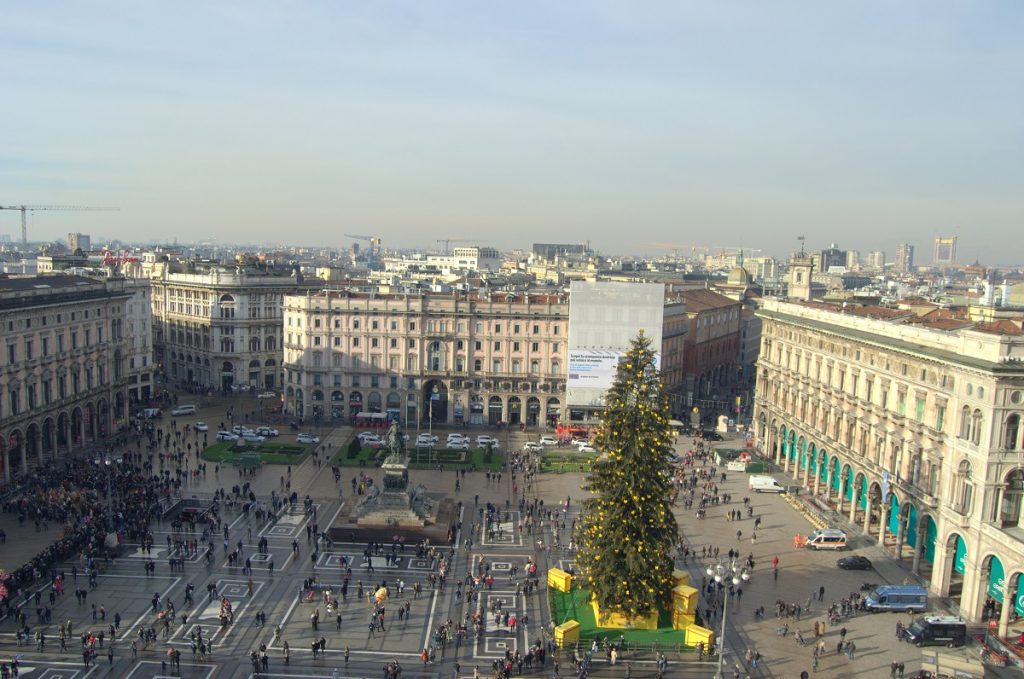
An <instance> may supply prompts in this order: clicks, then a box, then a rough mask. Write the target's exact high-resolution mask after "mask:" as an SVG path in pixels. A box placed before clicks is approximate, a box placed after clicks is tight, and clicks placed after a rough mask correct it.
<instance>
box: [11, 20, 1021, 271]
mask: <svg viewBox="0 0 1024 679" xmlns="http://www.w3.org/2000/svg"><path fill="white" fill-rule="evenodd" d="M56 7H57V6H56V5H51V4H49V3H39V4H36V5H33V6H32V7H18V8H14V9H13V10H12V11H11V12H10V13H9V16H8V21H7V22H5V26H4V27H3V28H0V36H3V41H2V46H0V56H2V61H3V63H4V71H5V75H6V76H7V82H8V84H9V86H8V90H7V94H8V97H9V100H10V101H11V102H16V105H12V106H9V107H8V108H7V110H6V111H5V114H6V115H5V118H6V121H7V129H9V130H11V131H12V132H15V134H12V135H11V137H12V138H11V140H10V141H9V143H8V144H6V145H5V146H6V150H5V152H4V153H3V155H2V156H0V178H2V181H3V183H4V185H5V191H4V195H3V196H0V204H4V205H9V204H21V203H25V204H65V203H66V204H84V205H116V206H118V207H120V208H121V210H120V212H116V213H95V214H92V213H75V214H63V213H60V214H58V213H51V214H47V213H40V214H38V215H36V216H35V218H34V219H32V220H31V221H30V224H29V237H30V239H32V240H56V239H60V238H64V237H65V236H66V234H67V233H68V232H72V231H81V232H84V233H92V234H104V235H107V236H110V237H113V238H120V239H125V240H132V239H135V238H137V237H138V236H139V234H140V233H145V234H147V236H149V235H152V236H157V237H158V236H159V235H162V234H166V240H167V241H170V240H171V239H173V238H174V237H178V238H179V240H181V241H183V242H184V241H191V240H201V239H206V238H209V237H211V236H214V237H216V239H217V240H218V241H220V242H257V243H259V242H281V240H282V237H281V234H282V233H288V234H289V237H288V240H287V242H288V244H296V245H297V244H308V245H331V246H335V247H342V246H345V245H347V244H349V243H351V242H352V241H351V240H349V239H346V238H344V236H343V235H342V234H344V233H346V232H349V233H370V234H374V235H379V236H381V237H382V238H383V240H384V246H385V247H389V246H395V245H398V244H402V245H403V246H405V247H408V246H419V247H424V248H428V247H430V248H432V247H436V243H435V239H437V238H448V237H451V238H467V239H470V240H471V241H474V242H479V244H482V245H483V244H487V245H493V246H495V247H499V248H503V249H509V248H512V247H516V246H518V247H527V246H528V243H529V242H533V241H551V240H557V241H562V242H583V241H589V242H590V243H591V244H592V246H593V247H594V248H595V249H597V250H600V251H604V252H609V253H637V254H640V253H647V254H656V253H657V252H658V251H659V250H658V248H656V247H654V245H653V244H655V243H669V244H673V243H674V244H678V245H679V246H680V249H681V250H682V249H685V247H686V246H687V245H689V244H690V243H694V242H696V243H698V244H716V243H719V242H722V241H725V242H727V243H728V244H729V245H732V246H736V245H743V246H747V247H753V248H761V249H762V250H764V252H763V253H761V254H770V255H775V256H784V255H785V254H786V253H787V252H789V251H791V250H794V249H797V247H798V242H797V240H796V237H797V236H798V235H806V236H807V239H808V240H807V242H808V246H809V247H814V248H824V247H827V245H828V244H829V243H830V242H837V243H838V244H839V245H840V246H841V247H844V248H850V249H856V250H860V251H861V252H862V253H866V252H868V251H872V250H882V251H885V252H886V253H894V252H895V250H896V245H897V244H899V243H903V242H906V243H910V244H913V245H915V246H916V249H917V252H918V257H917V258H916V259H917V260H918V263H920V264H928V263H930V262H928V261H923V260H924V259H925V258H924V257H922V256H921V255H923V254H924V253H929V252H930V251H931V243H932V241H933V239H934V238H935V237H936V236H958V237H959V246H958V254H957V260H958V262H959V263H967V262H972V261H974V260H975V259H978V260H980V261H982V262H983V263H986V264H990V265H1008V264H1015V263H1019V262H1021V261H1022V260H1024V256H1022V255H1024V249H1022V247H1021V246H1020V245H1019V240H1018V239H1014V238H1012V235H1013V234H1014V233H1015V231H1016V229H1015V227H1016V226H1017V222H1018V221H1019V217H1020V216H1021V209H1020V201H1019V199H1018V198H1017V195H1016V187H1017V186H1018V185H1019V184H1020V180H1021V179H1022V177H1021V170H1020V167H1019V164H1018V163H1016V162H1015V154H1013V153H1012V151H1013V149H1014V148H1015V147H1016V146H1018V145H1019V142H1020V141H1021V136H1022V135H1021V129H1020V125H1019V122H1018V120H1019V111H1020V108H1021V101H1020V95H1019V93H1018V91H1017V88H1015V87H1014V84H1015V83H1014V81H1013V74H1014V73H1016V72H1017V71H1018V70H1019V68H1015V66H1016V67H1019V66H1020V65H1021V62H1022V55H1021V48H1020V47H1019V45H1018V44H1017V41H1016V38H1015V36H1016V35H1017V34H1018V33H1019V29H1020V28H1021V23H1022V21H1021V18H1022V16H1024V14H1022V12H1021V10H1020V9H1019V8H1017V7H1016V6H1015V5H1011V4H1009V3H994V4H991V5H984V6H970V7H966V8H965V7H960V6H956V5H953V4H945V5H942V4H940V5H938V6H936V5H934V4H928V5H925V4H923V3H918V4H905V5H901V6H900V7H898V8H892V7H891V6H888V5H882V4H877V5H869V6H858V7H857V8H818V12H819V14H817V15H814V16H808V15H807V14H806V12H805V11H804V9H805V8H804V7H803V6H801V5H798V4H795V3H794V4H783V5H781V6H773V7H771V8H758V7H744V8H742V9H741V8H735V7H721V6H708V5H703V4H695V3H686V4H684V5H681V6H677V5H661V4H657V3H648V4H645V5H642V6H641V7H640V9H639V10H636V9H635V8H631V9H630V10H629V11H627V10H626V9H624V8H620V7H618V6H616V5H614V4H605V5H602V4H587V5H561V6H558V7H543V8H541V7H536V8H534V11H533V12H532V13H513V12H510V11H504V10H502V9H500V8H496V7H487V8H480V7H475V6H472V5H468V4H460V3H434V4H431V5H429V6H428V7H426V8H424V7H422V6H414V5H401V4H390V5H374V6H372V7H371V6H367V7H357V6H352V5H340V6H334V5H326V4H320V3H307V4H303V5H302V6H301V7H300V8H299V9H298V10H295V9H294V8H293V7H289V8H288V10H284V9H283V8H280V7H278V6H275V5H273V4H251V3H250V4H246V5H244V6H242V5H231V4H226V3H217V4H213V5H208V6H199V5H194V6H186V7H184V11H182V9H181V8H180V7H176V10H175V12H165V11H163V10H162V8H160V7H157V6H145V7H143V6H139V7H135V6H122V5H120V4H117V3H96V4H90V5H88V6H81V7H78V8H73V7H72V8H68V7H61V8H60V11H59V12H58V11H54V10H55V9H56ZM880 13H884V15H885V16H886V19H887V20H886V22H885V23H884V24H879V22H878V21H877V17H878V16H879V14H880ZM1015 142H1016V143H1015ZM19 230H20V221H19V215H18V214H17V213H16V212H3V213H0V233H6V234H10V235H11V236H12V238H15V239H16V237H17V234H18V232H19ZM725 231H728V233H723V232H725ZM424 234H426V235H424ZM661 251H662V252H667V250H665V249H662V250H661ZM888 256H889V257H890V258H891V257H892V255H891V254H889V255H888Z"/></svg>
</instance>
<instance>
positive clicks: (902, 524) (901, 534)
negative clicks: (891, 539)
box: [896, 505, 910, 561]
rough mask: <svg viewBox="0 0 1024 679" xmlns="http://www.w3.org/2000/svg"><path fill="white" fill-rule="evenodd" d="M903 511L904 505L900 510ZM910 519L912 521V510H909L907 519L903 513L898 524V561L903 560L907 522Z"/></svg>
mask: <svg viewBox="0 0 1024 679" xmlns="http://www.w3.org/2000/svg"><path fill="white" fill-rule="evenodd" d="M904 506H906V505H904ZM902 511H903V507H900V512H902ZM909 521H910V512H909V511H908V512H907V517H906V519H904V518H903V516H902V515H901V516H900V520H899V523H898V524H897V527H896V560H897V561H902V560H903V540H904V539H905V538H906V534H907V523H908V522H909Z"/></svg>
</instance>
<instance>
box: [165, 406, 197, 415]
mask: <svg viewBox="0 0 1024 679" xmlns="http://www.w3.org/2000/svg"><path fill="white" fill-rule="evenodd" d="M195 412H196V407H195V406H194V405H187V406H174V410H172V411H171V415H192V414H194V413H195Z"/></svg>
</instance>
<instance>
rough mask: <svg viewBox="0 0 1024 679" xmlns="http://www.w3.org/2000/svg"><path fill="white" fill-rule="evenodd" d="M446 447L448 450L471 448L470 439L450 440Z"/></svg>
mask: <svg viewBox="0 0 1024 679" xmlns="http://www.w3.org/2000/svg"><path fill="white" fill-rule="evenodd" d="M445 448H447V449H448V450H469V441H449V442H448V444H447V445H446V446H445Z"/></svg>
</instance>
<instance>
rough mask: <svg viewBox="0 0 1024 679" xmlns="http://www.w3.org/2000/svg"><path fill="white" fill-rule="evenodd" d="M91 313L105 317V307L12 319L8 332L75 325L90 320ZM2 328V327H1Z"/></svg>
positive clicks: (8, 324) (116, 308) (97, 316)
mask: <svg viewBox="0 0 1024 679" xmlns="http://www.w3.org/2000/svg"><path fill="white" fill-rule="evenodd" d="M113 311H114V312H115V313H116V312H118V311H120V307H114V309H113ZM90 313H91V314H92V315H93V317H95V318H101V317H102V316H103V307H96V309H95V310H92V309H81V310H79V311H66V312H65V311H62V312H60V313H54V314H52V315H51V314H45V313H44V314H40V315H33V316H26V317H24V318H18V319H13V318H12V319H10V320H8V321H7V332H16V331H17V332H20V331H24V330H31V329H32V328H34V327H35V328H45V327H47V326H49V325H52V324H53V323H56V324H57V325H60V324H61V323H74V322H75V321H80V320H82V319H88V318H89V315H90ZM0 327H2V326H0Z"/></svg>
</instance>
